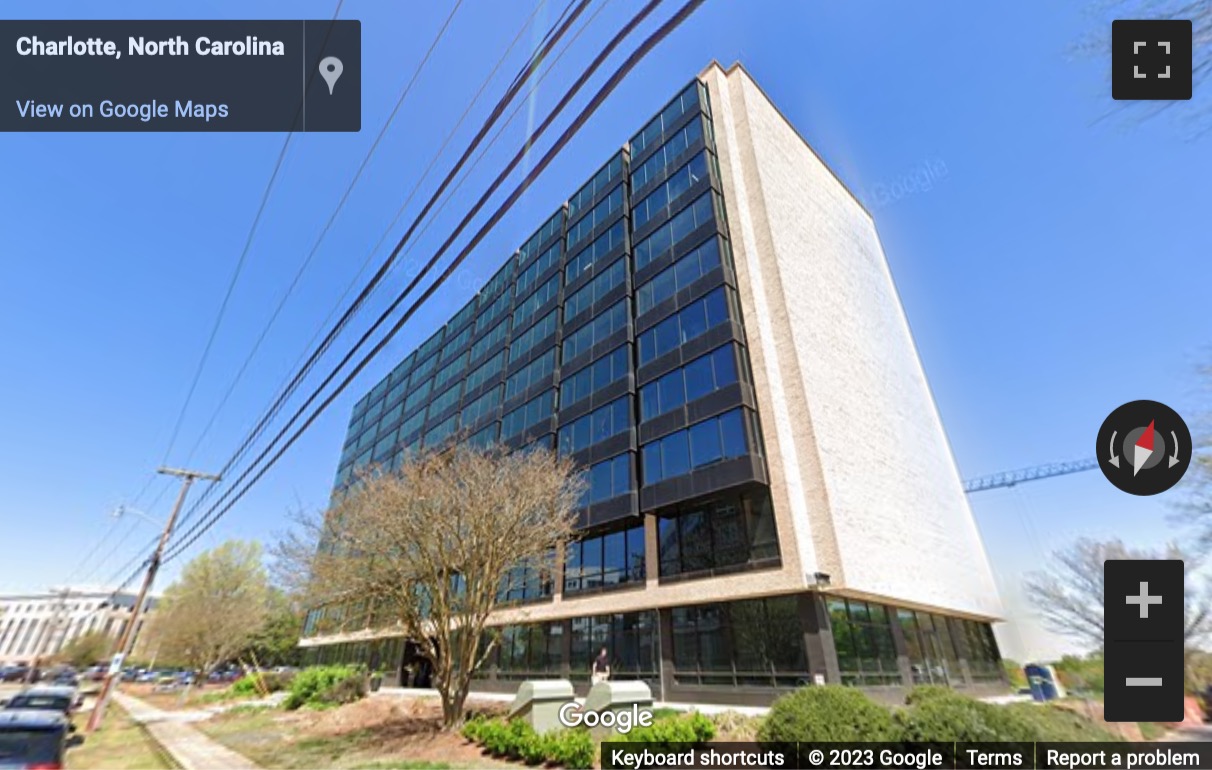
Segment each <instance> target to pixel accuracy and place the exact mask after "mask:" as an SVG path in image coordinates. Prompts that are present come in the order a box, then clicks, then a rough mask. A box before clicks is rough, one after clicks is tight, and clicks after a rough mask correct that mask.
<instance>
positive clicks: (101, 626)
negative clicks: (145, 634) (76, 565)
mask: <svg viewBox="0 0 1212 770" xmlns="http://www.w3.org/2000/svg"><path fill="white" fill-rule="evenodd" d="M137 598H138V596H137V594H136V593H134V592H126V591H119V592H117V593H114V592H113V591H111V590H106V589H104V588H101V587H97V586H75V587H63V588H52V589H51V590H50V591H47V592H45V593H36V594H15V595H8V596H0V663H19V662H25V663H32V662H33V660H34V658H35V657H37V656H41V657H43V658H46V657H51V656H54V655H56V654H57V653H59V652H61V651H62V650H63V648H64V647H66V646H67V645H68V644H69V643H71V641H72V640H73V639H77V638H79V637H81V636H83V635H85V634H87V633H89V632H92V631H100V632H102V633H104V634H106V635H107V636H109V637H110V638H111V639H114V640H115V641H116V640H117V639H118V638H119V637H120V636H121V634H122V633H123V632H124V631H125V630H126V625H127V623H129V622H130V617H131V614H132V610H133V609H134V606H135V600H136V599H137ZM155 605H156V598H155V597H152V598H149V599H148V607H147V609H148V610H151V609H153V608H154V607H155ZM147 617H148V615H146V614H145V615H144V618H143V621H140V624H139V628H138V629H136V634H137V633H138V631H140V630H142V628H143V623H144V622H145V621H146V619H147Z"/></svg>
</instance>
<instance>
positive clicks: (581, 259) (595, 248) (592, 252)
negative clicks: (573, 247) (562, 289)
mask: <svg viewBox="0 0 1212 770" xmlns="http://www.w3.org/2000/svg"><path fill="white" fill-rule="evenodd" d="M626 224H627V222H626V220H623V219H620V220H619V221H618V222H615V223H614V225H612V226H611V228H610V229H609V230H607V231H606V232H604V233H602V234H601V235H599V236H598V237H597V238H594V239H593V243H591V244H589V245H588V246H586V247H585V248H584V249H582V250H581V251H579V252H578V253H577V254H576V255H575V256H573V257H572V259H570V260H568V263H567V265H565V267H564V283H572V281H573V280H575V279H576V278H577V276H579V275H580V274H581V273H584V272H585V271H587V270H589V269H590V268H591V267H593V265H594V263H595V262H597V261H598V260H599V259H601V258H602V257H604V256H605V255H606V254H609V253H610V251H611V249H613V248H614V247H616V246H618V245H619V244H620V243H622V242H623V239H624V232H623V226H624V225H626Z"/></svg>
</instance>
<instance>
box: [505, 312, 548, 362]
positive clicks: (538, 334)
mask: <svg viewBox="0 0 1212 770" xmlns="http://www.w3.org/2000/svg"><path fill="white" fill-rule="evenodd" d="M559 312H560V311H559V310H558V309H555V310H552V311H551V312H550V313H548V314H547V315H545V316H543V318H542V319H541V320H540V321H538V323H536V324H535V325H534V326H532V327H530V328H529V329H527V330H526V331H524V332H522V333H521V334H520V335H518V336H517V337H516V338H514V340H513V342H511V343H509V358H510V359H511V360H514V361H516V360H517V359H518V358H520V357H521V356H522V354H523V353H525V352H527V351H528V350H530V349H531V348H533V347H534V346H535V345H537V344H539V343H540V342H542V341H543V340H545V339H547V338H548V337H550V336H551V335H553V334H555V331H556V325H557V324H558V323H559V316H558V315H557V314H558V313H559Z"/></svg>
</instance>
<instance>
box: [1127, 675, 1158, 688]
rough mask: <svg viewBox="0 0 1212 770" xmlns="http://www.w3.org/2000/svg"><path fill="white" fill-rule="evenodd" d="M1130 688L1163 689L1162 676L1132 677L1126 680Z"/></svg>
mask: <svg viewBox="0 0 1212 770" xmlns="http://www.w3.org/2000/svg"><path fill="white" fill-rule="evenodd" d="M1126 683H1127V686H1128V687H1161V686H1162V678H1161V677H1160V676H1130V677H1127V678H1126Z"/></svg>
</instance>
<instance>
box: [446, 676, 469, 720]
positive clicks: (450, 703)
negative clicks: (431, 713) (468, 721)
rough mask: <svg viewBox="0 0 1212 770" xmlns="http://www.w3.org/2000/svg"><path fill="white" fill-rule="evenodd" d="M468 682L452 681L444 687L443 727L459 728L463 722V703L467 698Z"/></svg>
mask: <svg viewBox="0 0 1212 770" xmlns="http://www.w3.org/2000/svg"><path fill="white" fill-rule="evenodd" d="M467 690H468V685H467V683H459V684H454V683H450V684H448V686H447V687H444V688H442V691H441V692H442V728H443V729H445V730H457V729H459V727H460V726H462V724H463V704H464V702H465V701H466V700H467Z"/></svg>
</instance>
